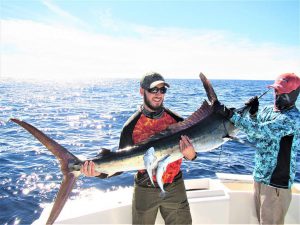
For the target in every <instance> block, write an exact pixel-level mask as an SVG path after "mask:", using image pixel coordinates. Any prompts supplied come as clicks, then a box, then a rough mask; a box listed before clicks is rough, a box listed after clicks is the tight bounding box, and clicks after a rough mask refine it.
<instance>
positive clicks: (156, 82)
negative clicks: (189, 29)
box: [150, 80, 170, 88]
mask: <svg viewBox="0 0 300 225" xmlns="http://www.w3.org/2000/svg"><path fill="white" fill-rule="evenodd" d="M159 84H164V85H165V86H167V87H170V85H169V84H168V83H166V82H164V81H163V80H157V81H154V82H153V83H152V84H150V88H154V87H156V86H157V85H159Z"/></svg>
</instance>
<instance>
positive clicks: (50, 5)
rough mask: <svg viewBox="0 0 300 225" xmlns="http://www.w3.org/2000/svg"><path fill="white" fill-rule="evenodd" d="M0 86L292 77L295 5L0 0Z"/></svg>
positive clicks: (242, 0) (298, 22)
mask: <svg viewBox="0 0 300 225" xmlns="http://www.w3.org/2000/svg"><path fill="white" fill-rule="evenodd" d="M0 19H1V21H0V22H1V24H0V38H1V39H0V41H1V45H0V50H1V57H0V66H1V68H0V79H1V78H6V77H9V78H16V79H29V78H30V79H31V78H35V79H65V80H73V79H94V78H96V79H105V78H118V77H121V78H140V77H141V76H142V75H143V74H145V73H147V72H149V71H156V72H158V73H161V74H162V75H163V76H164V77H165V78H191V79H197V78H198V75H199V73H200V72H202V73H204V74H205V75H206V76H207V77H208V78H212V79H247V80H249V79H250V80H273V79H274V78H275V77H276V76H277V75H279V74H281V73H285V72H294V73H296V74H298V75H299V74H300V73H299V72H300V0H282V1H281V0H231V1H227V0H212V1H204V0H194V1H191V0H186V1H180V0H177V1H175V0H174V1H170V0H169V1H167V0H165V1H146V0H142V1H133V0H132V1H121V0H119V1H113V0H112V1H108V0H107V1H102V0H98V1H96V0H73V1H71V0H68V1H67V0H34V1H32V0H23V1H22V0H1V1H0Z"/></svg>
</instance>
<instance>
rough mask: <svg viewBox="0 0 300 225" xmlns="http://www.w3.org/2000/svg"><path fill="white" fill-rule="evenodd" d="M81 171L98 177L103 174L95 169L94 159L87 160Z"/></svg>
mask: <svg viewBox="0 0 300 225" xmlns="http://www.w3.org/2000/svg"><path fill="white" fill-rule="evenodd" d="M80 172H81V173H83V174H84V175H85V176H87V177H96V176H100V174H101V173H99V172H98V171H96V170H95V163H94V162H93V161H85V162H84V164H83V165H82V166H81V169H80Z"/></svg>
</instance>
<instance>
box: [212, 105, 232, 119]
mask: <svg viewBox="0 0 300 225" xmlns="http://www.w3.org/2000/svg"><path fill="white" fill-rule="evenodd" d="M213 110H214V111H215V112H216V113H218V114H219V115H221V116H223V117H225V118H227V119H230V118H231V117H232V116H233V109H229V108H227V107H226V106H225V105H223V104H221V103H220V102H219V101H216V102H215V103H214V104H213Z"/></svg>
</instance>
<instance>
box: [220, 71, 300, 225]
mask: <svg viewBox="0 0 300 225" xmlns="http://www.w3.org/2000/svg"><path fill="white" fill-rule="evenodd" d="M268 87H269V88H273V89H274V98H275V99H274V105H273V106H268V107H264V108H263V109H262V110H260V111H258V107H259V102H258V98H257V96H256V97H254V98H251V99H250V100H249V101H248V102H247V103H246V105H248V106H249V108H250V110H249V116H242V115H240V114H239V113H237V112H233V110H231V109H228V108H226V107H225V106H223V105H218V106H217V107H216V110H217V112H218V113H219V114H221V115H223V116H224V117H227V118H229V119H230V120H231V121H232V122H233V123H234V124H235V126H237V127H239V128H240V129H241V130H243V131H244V132H245V133H246V134H247V138H248V139H249V141H251V142H253V143H255V145H256V153H255V167H254V171H253V175H254V192H255V193H254V197H255V206H256V213H257V217H258V220H259V223H260V224H283V223H284V217H285V214H286V212H287V210H288V207H289V205H290V202H291V186H292V184H293V182H294V178H295V173H296V157H297V151H298V150H299V148H300V139H299V137H300V113H299V110H298V109H297V108H296V106H295V103H296V100H297V97H298V95H299V91H300V78H299V77H298V76H297V75H295V74H294V73H285V74H282V75H280V76H278V77H277V79H276V80H275V82H274V84H272V85H270V86H268Z"/></svg>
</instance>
